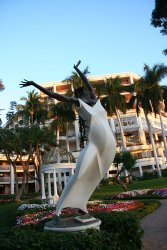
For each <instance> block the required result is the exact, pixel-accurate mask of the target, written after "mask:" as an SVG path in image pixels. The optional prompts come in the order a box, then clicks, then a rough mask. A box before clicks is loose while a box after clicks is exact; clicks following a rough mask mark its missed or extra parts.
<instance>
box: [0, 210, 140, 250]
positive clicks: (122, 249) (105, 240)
mask: <svg viewBox="0 0 167 250" xmlns="http://www.w3.org/2000/svg"><path fill="white" fill-rule="evenodd" d="M93 216H95V217H96V218H99V219H101V221H102V224H101V230H87V231H85V232H75V233H55V232H45V231H43V226H44V223H41V224H39V225H34V226H23V227H21V228H19V229H15V230H12V231H10V232H8V233H6V235H5V234H1V235H0V249H24V250H27V249H31V250H33V249H35V250H38V249H40V250H42V249H45V250H46V249H59V250H68V249H70V250H89V249H90V250H103V249H104V250H107V249H110V250H132V249H135V250H139V249H141V247H142V242H141V238H142V236H143V231H142V229H141V227H140V223H139V218H138V217H137V216H136V215H135V214H134V213H128V212H124V213H121V212H112V213H107V212H99V213H93Z"/></svg>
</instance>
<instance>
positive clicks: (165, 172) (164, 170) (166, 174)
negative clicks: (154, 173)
mask: <svg viewBox="0 0 167 250" xmlns="http://www.w3.org/2000/svg"><path fill="white" fill-rule="evenodd" d="M161 173H162V177H167V168H165V169H162V170H161Z"/></svg>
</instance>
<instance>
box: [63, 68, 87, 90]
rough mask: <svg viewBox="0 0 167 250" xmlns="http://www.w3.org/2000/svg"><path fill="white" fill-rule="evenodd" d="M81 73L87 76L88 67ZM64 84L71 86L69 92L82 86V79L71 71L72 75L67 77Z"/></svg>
mask: <svg viewBox="0 0 167 250" xmlns="http://www.w3.org/2000/svg"><path fill="white" fill-rule="evenodd" d="M82 73H83V74H84V75H87V74H89V73H90V72H89V70H88V67H86V68H85V69H84V70H83V71H82ZM64 81H65V82H67V83H69V84H71V90H72V91H74V90H75V89H76V88H80V87H82V86H83V81H82V79H81V78H80V76H79V75H78V73H76V72H74V71H72V74H71V76H69V77H67V78H66V79H65V80H64Z"/></svg>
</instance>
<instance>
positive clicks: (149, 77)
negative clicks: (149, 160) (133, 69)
mask: <svg viewBox="0 0 167 250" xmlns="http://www.w3.org/2000/svg"><path fill="white" fill-rule="evenodd" d="M144 73H145V74H144V77H143V80H144V82H145V84H144V85H145V87H146V88H147V92H149V99H150V101H151V105H152V110H153V112H154V113H155V114H158V115H159V117H160V124H161V129H162V137H163V142H164V149H165V156H166V159H167V145H166V138H165V129H164V124H163V120H162V115H161V108H160V103H161V102H162V101H163V96H165V87H163V86H160V84H159V83H160V81H161V80H162V79H163V78H164V77H165V76H167V67H166V66H165V65H164V64H155V65H154V66H153V67H152V68H150V67H149V66H148V65H147V64H145V65H144ZM163 93H164V95H163Z"/></svg>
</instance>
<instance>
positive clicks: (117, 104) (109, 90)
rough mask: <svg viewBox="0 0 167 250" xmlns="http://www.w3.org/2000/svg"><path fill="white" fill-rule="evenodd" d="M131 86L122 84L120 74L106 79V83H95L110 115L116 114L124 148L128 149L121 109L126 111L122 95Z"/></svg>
mask: <svg viewBox="0 0 167 250" xmlns="http://www.w3.org/2000/svg"><path fill="white" fill-rule="evenodd" d="M128 88H129V87H125V86H122V85H121V79H120V77H119V76H117V77H116V78H110V79H106V80H105V84H104V85H103V86H102V85H95V89H96V93H97V94H98V95H99V97H100V96H101V103H102V105H103V106H104V108H105V109H106V111H107V114H108V115H109V116H112V115H113V114H115V115H116V117H117V120H118V123H119V127H120V133H121V138H122V150H123V151H126V143H125V136H124V131H123V126H122V122H121V118H120V113H119V110H121V111H122V112H123V113H125V112H126V108H127V105H126V99H125V96H124V95H121V93H123V92H124V91H127V90H128Z"/></svg>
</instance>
